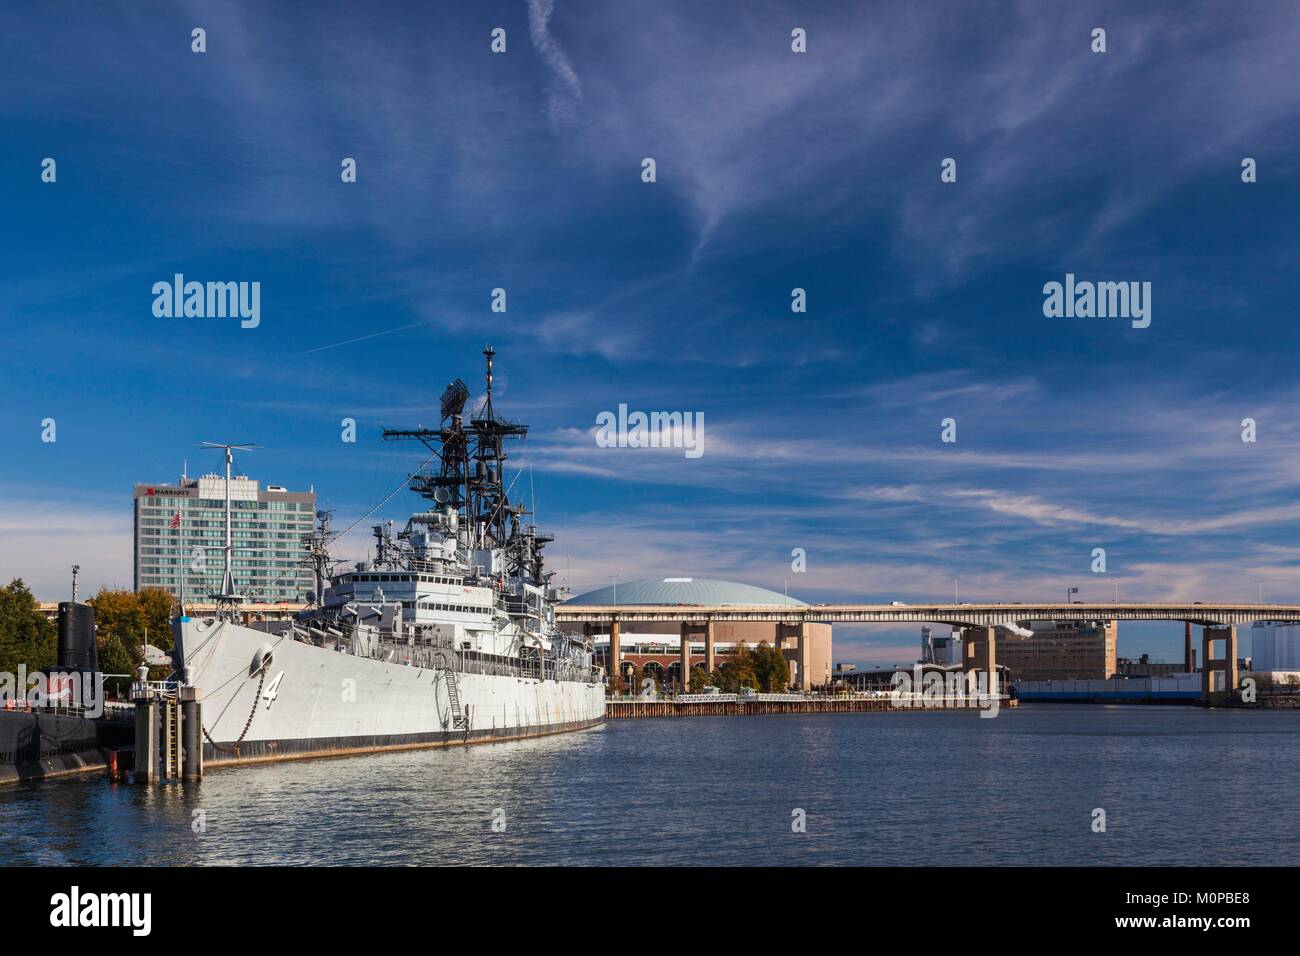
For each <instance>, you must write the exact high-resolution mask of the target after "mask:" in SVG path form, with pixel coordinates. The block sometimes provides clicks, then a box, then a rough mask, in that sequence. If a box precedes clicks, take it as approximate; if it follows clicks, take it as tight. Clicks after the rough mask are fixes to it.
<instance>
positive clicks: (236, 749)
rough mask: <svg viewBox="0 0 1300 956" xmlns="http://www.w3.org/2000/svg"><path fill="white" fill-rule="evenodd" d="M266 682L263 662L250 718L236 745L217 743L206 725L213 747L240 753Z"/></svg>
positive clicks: (207, 734)
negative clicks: (225, 745) (226, 745)
mask: <svg viewBox="0 0 1300 956" xmlns="http://www.w3.org/2000/svg"><path fill="white" fill-rule="evenodd" d="M265 682H266V665H265V664H263V665H262V674H261V676H260V677H258V679H257V693H255V694H254V695H253V709H252V710H250V711H249V712H248V720H246V721H244V729H243V730H242V731H240V734H239V737H238V738H237V739H236V740H235V745H234V746H233V747H224V746H222V745H221V744H219V743H217V742H216V741H215V740H213V739H212V735H211V734H210V733H208V728H206V727H204V728H203V736H204V737H207V738H208V743H210V744H212V746H213V747H215V748H216V749H217V750H219V751H221V752H222V753H227V754H230V753H233V754H237V753H239V745H240V744H241V743H242V742H243V740H244V738H245V737H246V736H248V728H249V727H251V726H253V715H254V714H256V713H257V702H258V701H259V700H261V699H262V685H263V684H264V683H265Z"/></svg>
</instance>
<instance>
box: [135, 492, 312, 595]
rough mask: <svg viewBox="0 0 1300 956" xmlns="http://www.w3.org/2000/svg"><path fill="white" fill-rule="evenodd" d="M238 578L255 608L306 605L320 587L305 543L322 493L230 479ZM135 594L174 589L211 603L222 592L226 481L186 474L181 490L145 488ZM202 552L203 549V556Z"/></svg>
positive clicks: (138, 516)
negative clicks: (309, 594) (310, 594)
mask: <svg viewBox="0 0 1300 956" xmlns="http://www.w3.org/2000/svg"><path fill="white" fill-rule="evenodd" d="M230 499H231V500H230V509H231V515H232V520H231V524H232V532H231V533H232V541H233V544H234V556H233V565H234V568H233V570H234V578H235V585H236V587H237V589H238V590H239V591H240V592H241V593H242V594H243V595H244V596H245V597H246V598H247V599H248V600H250V601H254V602H257V603H261V604H275V603H278V602H282V601H291V602H295V603H302V602H303V601H304V600H306V595H307V592H309V591H311V590H312V589H313V588H314V587H315V584H314V581H313V577H312V572H311V570H310V567H309V566H308V564H307V563H306V561H305V558H306V557H307V550H306V547H305V544H304V542H305V541H306V539H307V538H308V536H310V534H311V532H312V527H313V524H314V522H315V518H316V493H315V492H314V491H289V490H288V489H286V488H282V487H280V486H278V485H266V486H265V487H260V486H259V484H258V482H257V481H255V480H253V479H252V478H249V477H247V476H245V475H240V476H238V477H234V478H231V480H230ZM134 507H135V589H136V590H137V591H138V590H140V589H141V588H145V587H158V588H166V589H167V590H169V591H171V592H172V594H173V595H174V596H175V597H177V598H178V599H179V598H180V597H181V589H182V587H183V588H184V590H185V597H186V599H187V600H198V601H203V600H206V599H207V596H208V595H209V594H211V593H215V592H216V591H218V590H220V587H221V576H222V572H223V567H224V566H223V562H222V560H221V556H220V551H219V548H220V547H221V546H222V545H223V544H224V543H225V535H226V517H225V515H226V479H225V476H224V475H217V474H208V475H204V476H203V477H201V478H189V477H187V476H185V475H182V476H181V478H180V480H179V481H178V482H177V483H176V484H174V485H168V484H161V485H147V484H137V485H136V486H135V495H134ZM196 549H197V550H196Z"/></svg>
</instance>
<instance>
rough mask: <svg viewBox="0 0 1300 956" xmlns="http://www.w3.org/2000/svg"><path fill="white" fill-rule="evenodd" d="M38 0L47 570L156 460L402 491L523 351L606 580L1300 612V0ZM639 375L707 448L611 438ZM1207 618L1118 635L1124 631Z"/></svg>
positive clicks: (12, 525) (566, 528)
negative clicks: (176, 296)
mask: <svg viewBox="0 0 1300 956" xmlns="http://www.w3.org/2000/svg"><path fill="white" fill-rule="evenodd" d="M4 25H5V29H4V30H3V31H0V120H2V122H0V213H2V214H3V220H2V221H3V229H0V262H3V263H4V267H3V270H0V317H3V318H2V320H3V323H4V332H5V335H4V348H3V349H0V448H3V453H0V577H3V578H4V579H5V580H6V581H7V580H9V579H10V578H13V577H22V578H23V579H24V580H25V581H27V582H28V583H29V584H30V585H31V586H32V587H33V589H34V590H35V591H36V593H37V595H38V596H39V597H41V598H42V599H45V600H57V599H64V598H66V592H67V589H68V577H69V571H68V568H69V566H70V565H71V564H73V563H79V564H80V565H81V568H82V586H83V587H89V588H91V589H92V590H93V589H95V588H97V587H98V586H100V585H101V584H106V585H119V586H125V587H129V586H131V583H132V581H131V577H132V574H131V560H132V556H131V492H132V486H133V484H134V483H135V482H137V481H143V482H163V481H169V480H175V478H176V476H177V475H178V474H179V473H180V471H181V468H182V465H183V463H184V462H186V461H188V468H189V472H190V474H192V475H193V474H196V473H199V472H201V471H204V470H207V469H209V468H216V467H218V465H219V463H220V461H219V456H217V455H215V454H213V453H211V452H204V451H200V450H199V449H198V448H196V447H195V446H196V444H197V443H198V442H200V441H237V442H238V441H249V442H256V443H257V444H258V445H260V446H261V447H260V448H258V449H257V450H255V451H253V452H250V453H248V454H246V455H244V456H243V457H242V458H241V460H240V462H239V464H240V466H241V469H240V470H242V471H245V472H247V473H248V474H249V475H250V476H252V477H255V478H258V479H260V480H261V481H263V482H266V483H275V484H281V485H286V486H288V487H290V488H291V489H303V488H307V487H309V486H310V487H314V488H315V490H316V491H317V492H318V494H319V495H320V503H321V506H322V507H326V508H330V509H334V510H335V519H334V520H335V526H336V527H337V528H343V527H347V526H349V525H351V524H352V523H353V522H354V521H357V520H358V519H362V518H363V517H364V516H366V515H367V514H368V513H369V512H370V511H371V509H373V508H374V507H375V506H376V505H377V504H378V503H379V502H380V501H382V500H383V499H384V498H385V497H386V496H387V495H389V494H390V493H391V492H392V491H393V490H394V489H395V488H398V487H399V486H400V485H401V484H402V482H403V479H404V476H405V475H406V474H407V473H408V472H409V471H410V470H412V469H413V468H415V467H416V465H418V464H419V461H420V460H421V457H422V456H421V455H420V451H421V449H420V448H419V447H418V446H412V445H405V444H400V443H392V442H382V441H381V440H380V437H379V436H380V431H381V430H382V429H383V428H384V427H411V426H415V425H417V424H423V425H434V424H436V422H437V418H438V409H437V402H438V396H439V395H440V393H441V392H442V389H443V388H444V387H445V385H446V384H447V382H449V381H450V380H451V379H453V378H456V377H460V378H463V379H464V380H465V381H466V382H467V383H469V385H470V387H471V390H472V391H473V392H474V394H475V396H476V398H477V397H478V396H481V394H482V389H483V384H482V357H481V355H480V352H481V350H482V349H483V347H484V345H485V344H488V343H490V344H491V345H492V346H493V347H494V348H496V349H497V352H498V355H497V373H498V374H497V382H496V393H495V394H496V399H497V408H498V411H500V412H501V413H502V414H505V415H506V416H508V417H511V418H515V419H519V420H522V421H525V422H527V423H528V424H529V425H530V426H531V430H530V432H529V434H528V438H527V441H526V442H525V443H524V444H523V445H522V446H521V447H519V448H518V449H516V453H515V456H514V458H513V464H514V465H515V466H516V467H518V468H519V469H520V478H521V480H520V483H519V487H520V488H522V487H524V485H523V482H524V481H526V482H527V488H528V489H529V494H528V495H527V497H529V498H531V499H532V501H533V503H534V504H535V507H536V512H537V522H538V525H539V526H540V527H541V528H542V529H544V530H546V531H550V532H553V533H554V534H555V535H556V541H555V543H554V544H553V545H551V546H550V548H549V551H548V554H549V557H550V564H551V567H553V568H555V569H557V570H558V571H559V574H560V577H561V579H562V580H563V581H564V582H566V583H567V584H568V585H569V586H570V587H571V588H572V589H573V591H574V592H577V593H580V592H582V591H584V590H588V589H592V588H596V587H602V586H604V585H606V584H608V583H609V582H610V580H611V578H612V576H613V575H618V577H619V580H620V581H633V580H637V579H640V578H651V577H662V576H692V575H693V576H698V577H717V578H728V579H735V580H740V581H745V582H748V583H751V584H756V585H760V586H765V587H769V588H772V589H774V590H782V589H784V588H787V587H788V589H789V592H790V593H791V594H792V595H796V596H798V597H800V598H802V599H804V600H807V601H810V602H832V601H865V602H877V601H879V602H886V601H891V600H902V601H908V602H919V601H940V600H950V599H952V597H953V595H954V593H956V594H957V595H958V596H959V598H960V600H963V601H982V600H1012V601H1015V600H1019V601H1026V602H1027V601H1035V600H1044V601H1046V600H1056V599H1063V597H1064V594H1065V589H1066V588H1068V587H1078V588H1079V593H1078V594H1077V595H1075V597H1076V598H1079V599H1083V600H1089V601H1092V600H1113V599H1114V598H1115V597H1116V596H1118V597H1119V598H1121V599H1133V600H1150V601H1166V600H1168V601H1172V600H1202V601H1212V600H1221V601H1255V600H1258V599H1259V595H1260V593H1261V587H1262V591H1263V594H1264V596H1265V598H1266V599H1267V600H1272V601H1300V540H1298V539H1297V534H1296V532H1297V530H1298V529H1300V499H1297V497H1296V494H1295V491H1296V484H1297V475H1300V419H1298V414H1297V408H1298V401H1300V380H1298V379H1297V375H1296V374H1295V364H1296V363H1295V356H1296V354H1297V346H1300V324H1298V323H1297V321H1296V320H1297V315H1296V303H1297V301H1298V296H1297V282H1296V278H1295V277H1296V271H1297V270H1296V266H1297V256H1298V253H1300V239H1298V238H1297V235H1296V230H1295V228H1294V224H1295V223H1296V221H1297V213H1298V212H1300V192H1298V191H1297V183H1298V181H1300V180H1298V176H1300V84H1297V83H1296V82H1295V79H1294V64H1295V62H1296V57H1297V51H1298V50H1300V7H1297V6H1296V5H1294V4H1288V3H1276V2H1264V3H1254V2H1241V3H1232V4H1227V3H1195V2H1192V3H1170V4H1161V3H1150V4H1140V5H1138V4H1130V3H1073V2H1071V3H1065V2H1032V3H1023V4H1016V3H977V2H959V3H958V2H954V3H949V4H942V3H941V4H916V3H911V2H900V3H822V4H817V5H815V6H814V5H806V4H798V5H796V4H792V3H768V2H746V3H731V2H726V3H717V4H699V3H692V2H672V0H655V2H633V0H626V2H609V0H591V2H576V0H554V2H551V0H531V2H525V0H515V2H476V3H473V4H469V3H465V4H427V3H397V2H387V3H385V2H370V3H365V4H356V3H331V2H316V3H310V4H307V3H302V4H293V3H278V4H264V3H252V2H249V3H237V2H225V3H221V2H205V3H201V4H200V3H151V2H139V0H136V2H128V3H112V2H99V3H93V4H92V3H88V2H76V3H74V2H49V3H43V4H39V5H25V6H22V7H14V8H11V9H10V10H9V11H7V12H6V14H5V24H4ZM196 27H201V28H202V29H203V30H204V31H206V36H205V39H206V51H205V52H202V53H196V52H194V51H193V50H192V43H193V40H192V30H194V29H195V28H196ZM496 28H501V29H504V30H505V37H506V50H505V52H504V53H494V52H493V51H492V49H491V43H492V31H493V30H494V29H496ZM796 28H798V29H802V30H803V31H805V35H806V52H803V53H796V52H794V51H793V50H792V31H793V30H795V29H796ZM1096 28H1101V29H1104V30H1105V40H1106V49H1105V52H1094V51H1093V49H1092V48H1093V46H1094V43H1095V41H1094V39H1093V31H1094V29H1096ZM46 158H52V159H54V160H55V162H56V167H55V169H56V178H55V181H54V182H45V181H43V180H42V170H43V160H44V159H46ZM345 158H352V159H354V160H355V161H356V170H357V176H356V182H344V181H343V179H342V176H341V164H342V162H343V160H344V159H345ZM646 158H652V159H654V161H655V181H654V182H645V181H643V160H644V159H646ZM948 158H951V159H954V160H955V161H956V181H955V182H945V181H943V178H942V177H941V164H942V163H943V161H944V160H945V159H948ZM1246 158H1250V159H1253V160H1254V161H1255V169H1256V181H1255V182H1243V177H1242V172H1243V169H1242V163H1243V160H1244V159H1246ZM177 273H180V274H183V275H184V276H185V277H186V278H187V279H190V280H197V281H201V282H206V281H236V282H254V281H256V282H258V283H260V294H261V311H260V321H259V323H258V325H257V326H256V327H255V328H242V327H241V324H240V322H239V321H238V320H237V319H230V318H218V317H188V318H187V317H159V316H156V315H155V314H154V294H153V291H152V289H153V286H154V284H155V283H157V282H160V281H161V282H170V281H171V280H172V277H173V276H174V275H175V274H177ZM1067 274H1073V275H1075V276H1076V277H1077V278H1078V279H1079V280H1080V281H1085V280H1086V281H1095V282H1101V281H1115V282H1138V283H1150V286H1149V288H1150V290H1151V291H1150V300H1149V301H1150V320H1151V321H1150V325H1149V326H1148V327H1145V328H1138V327H1134V325H1133V323H1132V322H1130V321H1129V320H1128V319H1127V318H1114V317H1112V318H1095V317H1078V316H1069V317H1065V316H1052V317H1049V316H1047V315H1045V314H1044V298H1045V295H1044V286H1045V284H1046V283H1049V282H1053V281H1055V282H1064V281H1065V277H1066V275H1067ZM497 288H501V289H504V290H506V311H505V312H493V311H492V309H491V301H492V290H493V289H497ZM796 288H798V289H803V290H805V293H806V302H807V309H806V311H805V312H794V311H792V308H791V305H792V290H793V289H796ZM620 404H623V405H626V406H627V407H628V408H629V409H631V410H643V411H647V412H649V411H667V412H672V411H679V412H683V413H689V414H693V415H702V416H703V422H704V426H703V433H702V434H703V454H701V455H699V456H698V457H688V456H687V455H685V454H684V453H683V450H682V449H681V448H658V449H654V448H628V447H622V448H620V447H612V448H611V447H601V445H600V444H599V443H598V442H597V432H598V430H597V418H598V416H599V415H600V414H601V413H602V412H607V411H614V412H616V411H617V409H618V408H619V406H620ZM50 418H52V419H54V421H55V423H56V440H55V441H53V442H50V441H43V440H42V435H43V432H45V431H46V429H45V427H44V426H43V425H42V422H43V421H44V420H46V419H50ZM344 418H353V419H355V421H356V423H357V441H356V442H355V443H345V442H343V441H342V440H341V435H342V429H341V425H340V423H341V421H342V420H343V419H344ZM1246 418H1250V419H1253V420H1254V422H1255V435H1254V437H1255V440H1254V441H1243V431H1244V428H1243V424H1242V423H1243V420H1244V419H1246ZM945 419H952V420H954V421H955V438H956V440H955V441H949V442H945V441H943V422H944V420H945ZM950 431H951V430H950ZM950 437H951V436H950ZM421 504H422V501H421V500H420V499H419V498H417V497H416V496H414V495H413V494H410V493H399V494H397V495H396V496H395V497H394V498H393V499H392V500H391V501H390V502H389V503H388V504H387V505H385V506H384V507H383V508H382V509H380V510H379V511H377V512H376V513H375V515H374V518H375V519H379V518H392V519H393V520H395V521H396V522H397V523H398V524H399V526H400V525H401V524H402V523H404V521H405V518H406V517H407V516H408V515H409V514H410V513H411V512H412V511H415V510H419V508H420V506H421ZM371 523H372V520H370V519H366V520H360V521H359V524H358V526H357V529H356V531H355V532H354V533H352V534H350V535H349V536H348V537H347V538H346V539H345V540H344V541H342V542H340V544H339V549H340V551H341V552H342V553H344V554H346V555H350V556H363V555H364V553H365V551H366V548H367V546H368V527H369V525H370V524H371ZM1097 548H1102V549H1105V555H1106V570H1105V571H1104V572H1097V571H1094V570H1093V568H1094V550H1095V549H1097ZM795 549H803V552H804V553H805V554H806V570H804V571H795V570H793V569H792V553H793V552H794V550H795ZM787 578H788V579H789V580H788V581H787V580H786V579H787ZM918 633H919V626H918V627H907V628H897V627H895V628H870V627H857V628H850V627H837V628H836V631H835V642H836V653H835V657H836V659H837V660H846V661H855V662H859V663H871V662H877V663H895V662H902V661H909V660H912V659H914V657H915V654H916V645H917V641H918ZM1181 642H1182V627H1181V625H1179V624H1176V623H1171V624H1154V625H1123V626H1121V628H1120V646H1119V650H1120V653H1121V654H1122V655H1126V656H1136V655H1137V654H1139V653H1151V654H1152V656H1153V657H1155V658H1163V659H1167V660H1178V659H1180V658H1181Z"/></svg>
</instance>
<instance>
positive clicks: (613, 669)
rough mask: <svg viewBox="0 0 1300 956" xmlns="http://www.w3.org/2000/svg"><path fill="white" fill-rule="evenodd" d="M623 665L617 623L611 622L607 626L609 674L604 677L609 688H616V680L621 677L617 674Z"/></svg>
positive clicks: (615, 621)
mask: <svg viewBox="0 0 1300 956" xmlns="http://www.w3.org/2000/svg"><path fill="white" fill-rule="evenodd" d="M622 663H623V649H622V647H621V646H620V644H619V640H618V621H617V620H614V621H611V622H610V624H609V673H608V674H607V675H606V677H607V678H608V679H609V681H610V686H611V687H617V686H618V683H617V682H618V680H619V679H620V677H622V675H621V674H620V673H619V669H620V665H621V664H622Z"/></svg>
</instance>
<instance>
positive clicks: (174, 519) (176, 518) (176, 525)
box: [171, 511, 181, 531]
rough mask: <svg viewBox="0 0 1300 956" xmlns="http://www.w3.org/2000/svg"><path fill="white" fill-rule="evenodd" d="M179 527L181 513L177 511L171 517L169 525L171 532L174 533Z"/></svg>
mask: <svg viewBox="0 0 1300 956" xmlns="http://www.w3.org/2000/svg"><path fill="white" fill-rule="evenodd" d="M180 526H181V513H180V512H179V511H178V512H176V513H175V514H174V515H172V524H171V527H172V530H173V531H175V530H176V529H177V528H179V527H180Z"/></svg>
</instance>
